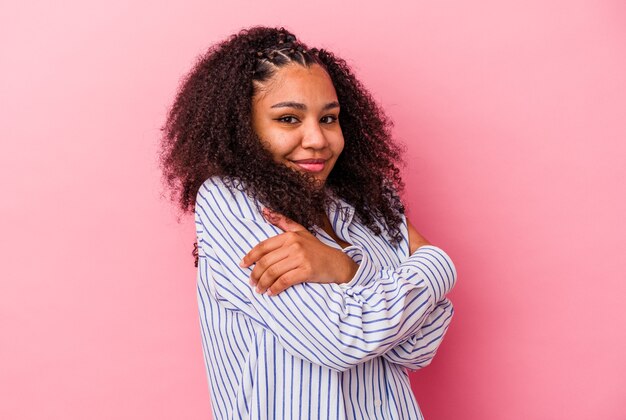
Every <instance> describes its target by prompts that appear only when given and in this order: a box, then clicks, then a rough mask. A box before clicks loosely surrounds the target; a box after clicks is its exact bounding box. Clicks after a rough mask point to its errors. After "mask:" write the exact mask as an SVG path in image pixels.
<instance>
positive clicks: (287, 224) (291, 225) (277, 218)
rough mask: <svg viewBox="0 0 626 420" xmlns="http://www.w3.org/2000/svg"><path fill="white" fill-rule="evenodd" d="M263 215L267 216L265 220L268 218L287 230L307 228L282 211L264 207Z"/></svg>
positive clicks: (272, 222) (275, 224)
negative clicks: (281, 212) (277, 211)
mask: <svg viewBox="0 0 626 420" xmlns="http://www.w3.org/2000/svg"><path fill="white" fill-rule="evenodd" d="M263 217H264V218H265V220H267V221H268V222H270V223H271V224H273V225H274V226H276V227H278V228H280V229H282V230H283V231H285V232H296V231H298V230H306V228H305V227H304V226H302V225H301V224H299V223H296V222H294V221H293V220H291V219H290V218H288V217H286V216H283V215H282V214H280V213H276V212H273V211H271V210H270V209H268V208H267V207H264V208H263Z"/></svg>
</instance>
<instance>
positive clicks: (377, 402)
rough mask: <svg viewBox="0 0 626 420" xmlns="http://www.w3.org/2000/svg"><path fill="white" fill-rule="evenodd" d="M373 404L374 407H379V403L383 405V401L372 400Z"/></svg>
mask: <svg viewBox="0 0 626 420" xmlns="http://www.w3.org/2000/svg"><path fill="white" fill-rule="evenodd" d="M374 405H375V406H376V407H380V406H381V405H383V403H382V402H380V400H374Z"/></svg>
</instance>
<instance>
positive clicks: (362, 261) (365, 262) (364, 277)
mask: <svg viewBox="0 0 626 420" xmlns="http://www.w3.org/2000/svg"><path fill="white" fill-rule="evenodd" d="M342 251H343V252H344V253H345V254H346V255H347V256H348V257H350V258H352V260H353V261H354V262H355V263H357V264H358V265H359V268H358V269H357V270H356V273H355V274H354V277H352V279H351V280H350V281H349V282H347V283H341V284H339V287H341V288H342V289H350V288H351V287H354V286H358V285H361V286H362V285H364V284H365V283H367V281H368V279H369V278H371V272H372V268H373V267H372V262H371V260H370V258H369V255H367V252H365V251H364V250H363V248H362V247H361V246H359V245H350V246H347V247H345V248H343V249H342Z"/></svg>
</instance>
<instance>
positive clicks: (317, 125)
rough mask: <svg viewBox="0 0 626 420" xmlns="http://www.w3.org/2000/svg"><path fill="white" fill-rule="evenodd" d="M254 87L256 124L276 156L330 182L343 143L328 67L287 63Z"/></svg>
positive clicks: (335, 94)
mask: <svg viewBox="0 0 626 420" xmlns="http://www.w3.org/2000/svg"><path fill="white" fill-rule="evenodd" d="M255 88H256V93H255V95H254V97H253V98H252V123H253V127H254V130H255V132H256V134H257V135H258V136H259V138H260V139H261V140H262V141H263V143H264V145H265V147H266V148H267V149H268V150H269V151H270V153H271V154H272V156H273V157H274V160H275V161H276V162H277V163H282V164H284V165H286V166H288V167H290V168H293V169H296V170H298V171H301V172H306V173H309V174H310V175H312V176H314V177H315V178H316V179H317V180H319V181H321V182H322V183H323V182H325V181H326V178H328V175H329V174H330V171H331V170H332V169H333V167H334V165H335V162H336V161H337V158H338V157H339V155H340V154H341V151H342V150H343V145H344V140H343V134H342V132H341V127H340V126H339V119H338V117H339V103H338V101H337V93H336V92H335V87H334V86H333V83H332V81H331V79H330V76H329V75H328V73H326V71H325V70H324V69H323V68H322V67H321V66H319V65H318V64H313V65H311V66H310V67H304V66H301V65H299V64H295V63H292V64H287V65H285V66H283V67H280V68H278V69H277V70H276V72H275V74H274V75H273V76H272V77H271V78H270V79H268V80H267V81H265V82H263V83H262V84H260V83H256V86H255Z"/></svg>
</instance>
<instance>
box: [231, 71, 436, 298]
mask: <svg viewBox="0 0 626 420" xmlns="http://www.w3.org/2000/svg"><path fill="white" fill-rule="evenodd" d="M255 88H256V94H255V96H254V97H253V98H252V122H253V126H254V130H255V131H256V133H257V134H258V136H259V137H260V138H261V140H262V141H263V143H264V146H265V147H266V148H267V149H268V150H269V151H270V152H271V153H272V156H273V157H274V160H275V161H276V162H279V163H282V164H284V165H286V166H288V167H291V168H294V169H296V170H299V171H306V170H307V169H306V168H304V167H302V166H300V165H298V163H297V162H296V161H298V160H303V159H324V160H325V162H324V166H323V169H322V170H321V171H318V172H311V175H313V176H314V177H315V179H316V180H317V181H318V182H319V183H320V186H323V184H324V183H325V181H326V179H327V178H328V175H329V174H330V172H331V171H332V168H333V167H334V165H335V162H336V161H337V158H338V157H339V155H340V154H341V152H342V150H343V147H344V139H343V133H342V131H341V126H340V124H339V119H338V118H339V111H340V105H339V103H338V100H337V94H336V92H335V88H334V86H333V83H332V80H331V79H330V76H329V75H328V74H327V73H326V71H325V70H324V69H323V68H322V67H321V66H319V65H316V64H314V65H312V66H311V67H304V66H301V65H299V64H296V63H294V64H289V65H286V66H283V67H281V68H279V69H278V70H277V71H276V73H275V74H274V76H273V77H272V78H271V79H269V80H268V81H266V82H265V83H263V84H257V85H256V86H255ZM264 217H265V218H266V219H267V220H268V221H269V222H270V223H272V224H274V225H276V226H278V227H279V228H280V229H282V230H283V231H284V233H282V234H280V235H276V236H274V237H272V238H269V239H266V240H264V241H262V242H260V243H259V244H257V245H256V246H255V247H254V248H252V249H251V250H250V251H249V252H248V253H247V254H246V255H245V256H244V258H243V259H242V261H241V263H240V265H241V266H242V267H249V266H251V265H252V264H255V266H254V268H253V270H252V273H251V275H250V284H251V285H252V286H253V287H255V286H256V291H257V292H258V293H265V292H267V293H268V295H276V294H278V293H280V292H282V291H283V290H285V289H287V288H288V287H291V286H293V285H294V284H298V283H302V282H305V281H306V282H313V283H338V284H341V283H347V282H349V281H350V280H351V279H352V278H353V277H354V275H355V274H356V271H357V269H358V265H357V264H356V263H355V262H354V260H352V258H350V257H348V256H347V255H346V254H345V253H344V252H342V251H341V250H339V249H337V248H334V247H330V246H327V245H325V244H323V243H322V242H321V241H320V240H319V239H317V238H316V237H315V236H314V235H312V234H311V233H310V232H309V231H308V230H307V229H306V228H304V227H303V226H302V225H300V224H298V223H296V222H294V221H292V220H290V219H288V218H286V217H284V216H282V215H280V214H276V213H273V212H271V211H270V210H269V209H264ZM407 224H408V232H409V250H410V252H411V253H413V252H414V251H415V250H416V249H417V248H418V247H419V246H422V245H427V244H429V243H428V241H427V240H426V239H425V238H424V237H422V236H421V235H420V234H419V233H418V232H417V231H416V230H415V228H414V227H413V225H412V224H411V223H410V222H409V221H408V219H407ZM322 229H324V231H325V232H326V233H328V234H329V235H330V236H331V237H332V238H333V239H334V240H335V241H336V242H337V243H338V244H339V245H340V246H341V247H342V248H345V247H347V246H349V245H350V244H348V243H347V242H345V241H343V240H342V239H341V238H339V236H338V235H337V234H336V233H335V232H334V231H333V229H332V225H331V223H330V220H328V217H327V216H326V217H325V220H324V225H323V226H322Z"/></svg>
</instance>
